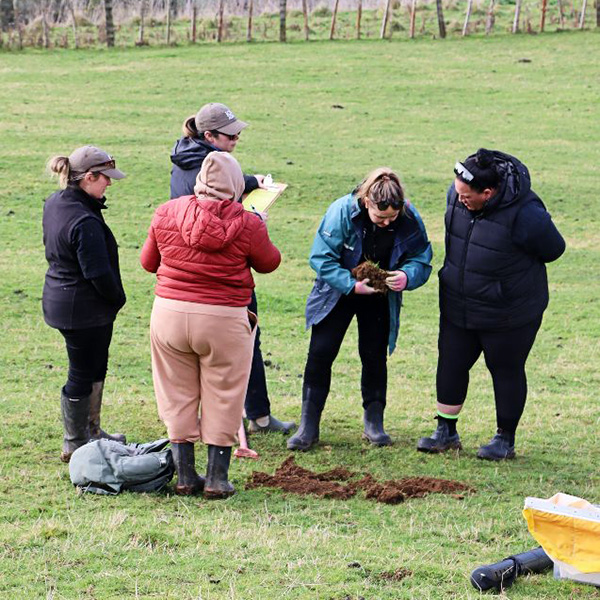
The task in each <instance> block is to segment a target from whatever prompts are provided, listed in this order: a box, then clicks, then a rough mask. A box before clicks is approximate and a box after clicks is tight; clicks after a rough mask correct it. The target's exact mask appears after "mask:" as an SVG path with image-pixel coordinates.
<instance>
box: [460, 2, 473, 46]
mask: <svg viewBox="0 0 600 600" xmlns="http://www.w3.org/2000/svg"><path fill="white" fill-rule="evenodd" d="M472 10H473V0H468V2H467V14H466V15H465V23H464V25H463V29H462V35H463V37H465V35H467V31H468V30H469V19H470V18H471V11H472Z"/></svg>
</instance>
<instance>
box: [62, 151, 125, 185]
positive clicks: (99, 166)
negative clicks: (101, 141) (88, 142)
mask: <svg viewBox="0 0 600 600" xmlns="http://www.w3.org/2000/svg"><path fill="white" fill-rule="evenodd" d="M69 168H70V169H71V170H72V171H75V172H77V173H88V172H90V173H102V175H106V176H107V177H110V178H111V179H123V177H125V173H123V171H120V170H119V169H117V167H116V165H115V159H114V158H113V157H112V156H111V155H110V154H108V153H107V152H104V150H100V148H96V147H95V146H82V147H81V148H77V150H74V151H73V152H72V153H71V155H70V156H69Z"/></svg>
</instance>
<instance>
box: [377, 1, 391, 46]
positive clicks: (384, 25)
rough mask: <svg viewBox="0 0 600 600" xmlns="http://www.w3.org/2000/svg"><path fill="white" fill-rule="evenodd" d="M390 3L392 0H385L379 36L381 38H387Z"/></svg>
mask: <svg viewBox="0 0 600 600" xmlns="http://www.w3.org/2000/svg"><path fill="white" fill-rule="evenodd" d="M390 4H391V0H385V10H384V11H383V20H382V21H381V31H380V32H379V37H380V38H381V39H383V38H385V30H386V29H387V23H388V19H389V16H390Z"/></svg>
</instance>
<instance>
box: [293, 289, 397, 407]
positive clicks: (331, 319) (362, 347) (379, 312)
mask: <svg viewBox="0 0 600 600" xmlns="http://www.w3.org/2000/svg"><path fill="white" fill-rule="evenodd" d="M354 315H356V320H357V322H358V353H359V355H360V360H361V362H362V377H361V391H362V399H363V406H366V405H367V404H369V403H370V402H373V401H375V400H378V401H380V402H383V403H384V404H385V400H386V390H387V346H388V337H389V332H390V316H389V307H388V301H387V298H386V297H385V296H383V295H382V294H373V295H371V296H361V295H356V294H350V295H349V296H346V295H343V296H342V297H341V298H340V299H339V300H338V302H337V304H336V305H335V307H334V308H333V310H332V311H331V312H330V313H329V314H328V315H327V316H326V317H325V318H324V319H323V320H322V321H321V322H320V323H317V324H316V325H313V327H312V333H311V337H310V346H309V349H308V359H307V361H306V368H305V369H304V385H305V386H308V387H311V388H318V389H320V390H323V391H324V392H325V393H328V392H329V388H330V386H331V367H332V365H333V362H334V361H335V359H336V357H337V355H338V352H339V350H340V346H341V345H342V341H343V340H344V336H345V335H346V331H347V330H348V327H349V325H350V322H351V321H352V318H353V317H354Z"/></svg>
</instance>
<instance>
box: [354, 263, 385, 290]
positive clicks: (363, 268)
mask: <svg viewBox="0 0 600 600" xmlns="http://www.w3.org/2000/svg"><path fill="white" fill-rule="evenodd" d="M352 276H353V277H354V278H355V279H356V280H357V281H363V279H368V280H369V285H370V286H371V287H372V288H375V289H376V290H379V291H380V292H383V293H384V294H387V292H388V289H389V288H388V286H387V285H385V280H386V277H387V276H388V272H387V271H384V270H383V269H380V268H379V267H378V266H377V265H376V264H375V263H374V262H372V261H370V260H366V261H365V262H363V263H360V265H358V267H354V269H352Z"/></svg>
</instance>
